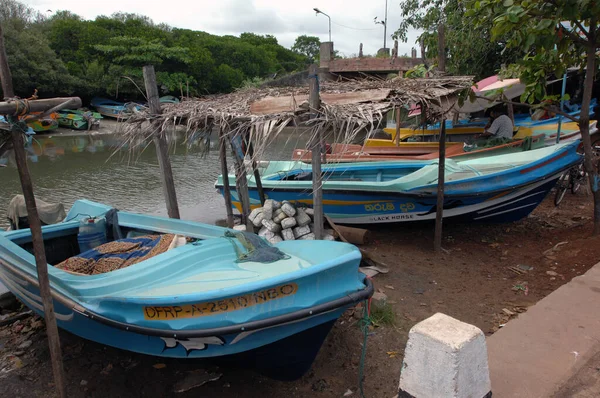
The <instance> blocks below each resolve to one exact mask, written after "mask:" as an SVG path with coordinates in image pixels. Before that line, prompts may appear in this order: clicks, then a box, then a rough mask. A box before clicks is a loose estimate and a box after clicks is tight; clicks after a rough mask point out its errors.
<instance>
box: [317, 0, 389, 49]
mask: <svg viewBox="0 0 600 398" xmlns="http://www.w3.org/2000/svg"><path fill="white" fill-rule="evenodd" d="M386 2H387V0H386ZM313 10H315V12H316V14H315V15H319V14H323V15H325V16H326V17H327V18H329V41H330V42H331V17H330V16H329V15H327V14H325V13H324V12H323V11H321V10H319V9H318V8H316V7H315V8H313Z"/></svg>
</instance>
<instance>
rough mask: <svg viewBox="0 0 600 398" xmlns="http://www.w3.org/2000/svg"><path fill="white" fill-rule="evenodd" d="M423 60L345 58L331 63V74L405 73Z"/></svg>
mask: <svg viewBox="0 0 600 398" xmlns="http://www.w3.org/2000/svg"><path fill="white" fill-rule="evenodd" d="M422 63H423V60H422V59H421V58H396V59H394V60H392V58H344V59H334V60H332V61H330V62H329V71H330V72H333V73H335V72H338V73H339V72H387V71H389V72H398V71H401V72H404V71H407V70H409V69H411V68H413V67H415V66H417V65H419V64H422Z"/></svg>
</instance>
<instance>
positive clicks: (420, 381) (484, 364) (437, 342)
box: [398, 313, 491, 398]
mask: <svg viewBox="0 0 600 398" xmlns="http://www.w3.org/2000/svg"><path fill="white" fill-rule="evenodd" d="M399 388H400V391H399V394H398V397H399V398H408V397H413V398H426V397H427V398H429V397H448V398H484V397H491V383H490V374H489V368H488V357H487V349H486V345H485V336H484V335H483V332H482V331H481V330H479V329H478V328H477V327H475V326H473V325H469V324H468V323H464V322H461V321H459V320H457V319H454V318H451V317H449V316H447V315H444V314H441V313H437V314H435V315H433V316H431V317H430V318H427V319H425V320H424V321H422V322H419V323H418V324H416V325H415V326H413V328H412V329H411V330H410V332H409V333H408V342H407V344H406V349H405V351H404V361H403V363H402V371H401V374H400V386H399Z"/></svg>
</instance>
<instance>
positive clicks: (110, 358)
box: [0, 193, 600, 398]
mask: <svg viewBox="0 0 600 398" xmlns="http://www.w3.org/2000/svg"><path fill="white" fill-rule="evenodd" d="M591 215H592V204H591V197H590V196H586V195H585V193H579V194H578V195H576V196H573V195H571V194H570V193H568V194H567V196H566V198H565V200H564V201H563V203H562V204H561V206H560V207H559V208H555V207H554V205H553V203H552V198H548V199H547V200H546V201H545V202H544V203H543V204H542V205H541V206H540V207H539V208H538V209H536V210H535V212H534V213H533V214H532V215H531V216H530V217H528V218H527V219H525V220H522V221H520V222H517V223H511V224H504V225H452V224H451V223H450V222H448V223H446V224H445V226H444V227H445V230H444V243H443V246H444V249H445V252H444V253H443V254H441V255H439V256H437V255H434V254H433V253H432V251H431V247H432V237H433V226H432V225H421V226H416V225H415V226H401V227H400V226H397V225H395V226H386V227H380V228H377V229H375V230H373V233H374V238H375V241H374V242H373V243H372V244H370V245H369V246H368V247H365V249H366V250H367V251H369V252H370V253H371V254H372V255H373V257H374V258H376V259H378V260H379V261H381V262H382V263H384V264H385V265H386V266H387V267H388V268H389V272H388V273H387V274H379V275H377V276H375V277H374V278H373V280H374V282H375V287H376V290H378V291H379V292H382V293H384V294H385V295H386V296H387V303H388V304H390V305H391V306H392V308H393V313H394V324H393V325H382V326H379V327H375V328H372V329H371V331H370V333H369V337H368V343H367V356H366V363H365V368H364V374H365V379H364V393H365V396H366V397H385V398H392V397H394V396H395V395H396V392H397V387H398V380H399V376H400V367H401V364H402V355H403V349H404V346H405V344H406V340H407V336H408V331H409V330H410V328H411V327H412V326H413V325H414V324H415V323H417V322H419V321H421V320H423V319H425V318H427V317H429V316H431V315H432V314H434V313H436V312H443V313H445V314H448V315H450V316H453V317H455V318H458V319H460V320H462V321H465V322H468V323H471V324H474V325H476V326H477V327H479V328H481V329H482V330H483V331H484V333H486V334H487V335H489V334H491V333H494V332H495V331H496V330H498V328H499V327H501V325H503V324H504V323H506V322H508V321H509V320H510V318H511V317H515V316H517V314H518V313H519V312H523V311H526V310H527V307H528V306H530V305H532V304H534V303H535V302H537V301H538V300H540V299H541V298H543V297H544V296H546V295H548V294H549V293H550V292H552V291H554V290H555V289H557V288H558V287H559V286H560V285H562V284H564V283H566V282H568V281H569V280H571V279H572V278H573V277H575V276H577V275H580V274H582V273H584V272H586V271H587V270H588V269H589V268H590V267H591V266H592V265H594V264H595V263H597V262H598V261H600V238H598V237H591V230H592V222H591ZM531 267H533V269H531ZM511 268H512V269H511ZM351 312H352V311H349V312H348V313H347V314H346V315H345V316H344V317H342V318H340V320H339V321H338V322H337V324H336V325H335V327H334V328H333V330H332V332H331V333H330V334H329V336H328V338H327V340H326V342H325V344H324V345H323V347H322V349H321V351H320V353H319V355H318V357H317V359H316V361H315V363H314V364H313V367H312V370H311V371H310V372H309V373H308V374H306V375H305V376H304V377H303V378H302V379H300V380H297V381H295V382H278V381H272V380H269V379H267V378H264V377H262V376H259V375H257V374H255V373H254V372H252V371H250V370H242V369H231V368H222V367H221V368H219V367H216V366H215V365H214V364H213V363H210V362H202V361H182V360H169V359H164V358H154V357H148V356H144V355H138V354H133V353H130V352H126V351H121V350H117V349H114V348H111V347H105V346H102V345H99V344H96V343H93V342H90V341H86V340H83V339H81V338H78V337H77V336H73V335H71V334H68V333H66V332H61V341H62V347H63V353H64V364H65V372H66V377H67V381H68V392H69V396H70V397H168V396H177V397H182V398H185V397H192V396H194V397H197V396H202V397H260V398H265V397H274V396H277V397H279V396H292V397H342V396H350V397H359V396H360V392H359V391H358V372H359V363H360V354H361V349H362V339H363V336H362V334H361V331H360V328H359V321H358V319H357V318H358V317H357V316H356V315H353V314H352V313H351ZM219 375H221V376H220V377H219V378H218V379H217V380H215V381H210V382H208V383H206V384H204V385H202V386H200V387H197V388H193V389H191V390H188V391H186V392H181V393H176V392H175V390H178V389H183V387H182V385H181V383H182V381H183V380H184V379H186V378H188V377H190V376H194V377H200V378H202V377H206V378H207V379H208V378H211V379H212V378H217V377H218V376H219ZM188 380H189V379H188ZM0 390H1V391H2V393H3V394H2V395H3V396H9V397H47V396H51V394H52V391H53V389H52V371H51V367H50V363H49V352H48V348H47V342H46V340H45V334H44V331H43V323H42V322H40V321H39V319H36V318H33V317H31V318H28V319H24V320H21V321H18V323H14V324H12V325H8V326H5V327H3V328H0ZM349 390H350V392H351V394H350V393H349V392H348V391H349ZM346 394H348V395H346Z"/></svg>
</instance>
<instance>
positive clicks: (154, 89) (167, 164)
mask: <svg viewBox="0 0 600 398" xmlns="http://www.w3.org/2000/svg"><path fill="white" fill-rule="evenodd" d="M143 73H144V84H145V86H146V96H147V97H148V105H149V107H150V112H152V113H153V114H155V115H158V114H160V113H161V112H162V111H161V108H160V100H159V99H158V86H157V84H156V74H155V73H154V66H152V65H147V66H144V68H143ZM151 128H154V129H156V130H157V132H156V133H155V134H154V138H153V141H154V145H155V146H156V156H157V157H158V166H159V167H160V174H161V176H162V186H163V193H164V195H165V202H166V204H167V213H168V215H169V217H170V218H180V216H179V206H178V205H177V193H176V192H175V180H174V178H173V169H172V168H171V160H170V159H169V148H168V147H167V142H166V140H165V137H163V135H162V134H160V132H159V131H158V129H159V126H158V125H156V124H154V123H153V124H152V127H151Z"/></svg>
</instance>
